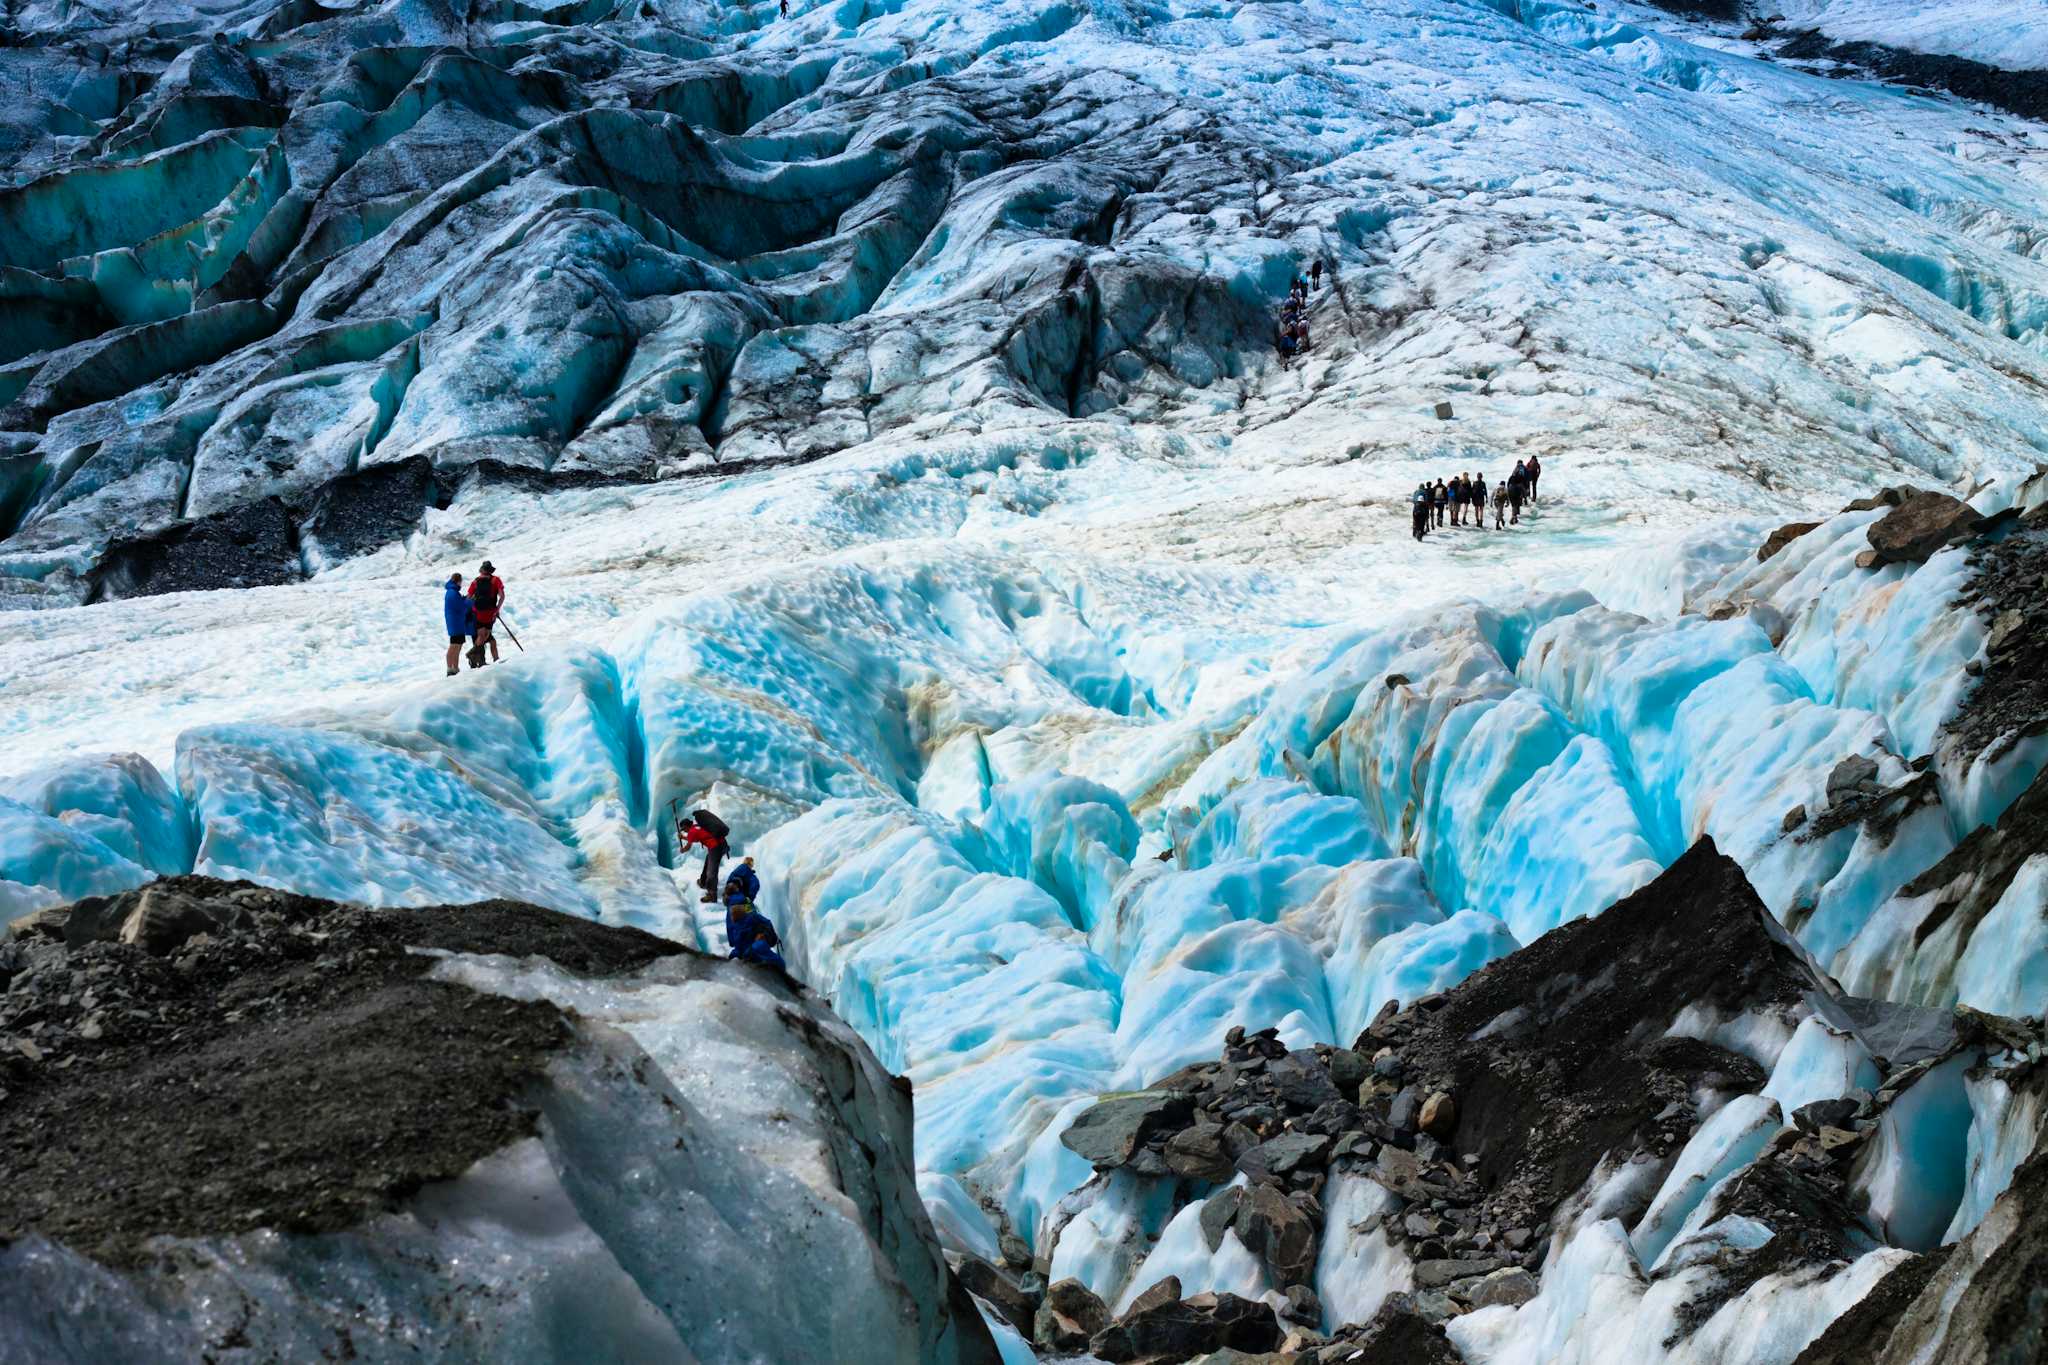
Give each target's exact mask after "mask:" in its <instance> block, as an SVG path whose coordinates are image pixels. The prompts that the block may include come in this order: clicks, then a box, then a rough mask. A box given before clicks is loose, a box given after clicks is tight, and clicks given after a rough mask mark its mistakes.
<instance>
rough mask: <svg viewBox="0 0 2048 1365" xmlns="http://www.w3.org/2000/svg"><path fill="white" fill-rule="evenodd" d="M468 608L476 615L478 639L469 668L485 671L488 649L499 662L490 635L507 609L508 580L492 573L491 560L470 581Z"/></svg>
mask: <svg viewBox="0 0 2048 1365" xmlns="http://www.w3.org/2000/svg"><path fill="white" fill-rule="evenodd" d="M469 605H470V607H471V608H472V609H473V610H474V611H475V613H476V638H475V642H474V643H472V644H471V645H470V647H469V666H470V667H471V668H482V667H483V666H484V650H485V649H486V648H487V647H488V648H489V650H490V651H491V662H492V663H496V662H498V638H497V636H495V635H493V634H491V627H492V626H494V625H496V624H497V621H498V613H499V612H501V611H503V610H504V609H505V580H504V579H502V578H500V577H498V575H497V574H496V573H495V572H493V570H492V568H491V561H490V560H488V559H486V560H485V561H484V566H483V568H481V569H479V570H478V571H477V575H476V577H475V578H472V579H470V580H469Z"/></svg>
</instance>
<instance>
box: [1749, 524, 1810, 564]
mask: <svg viewBox="0 0 2048 1365" xmlns="http://www.w3.org/2000/svg"><path fill="white" fill-rule="evenodd" d="M1819 525H1820V523H1819V522H1817V521H1788V522H1786V523H1785V524H1784V525H1783V526H1780V527H1779V528H1778V529H1777V530H1775V531H1773V532H1771V533H1770V535H1768V536H1766V537H1764V543H1763V544H1762V545H1759V546H1758V547H1757V551H1756V557H1757V562H1758V563H1762V562H1763V561H1764V560H1767V559H1770V558H1771V557H1773V556H1774V555H1776V554H1777V553H1778V551H1780V550H1782V549H1784V548H1785V547H1786V546H1787V545H1790V544H1791V543H1792V542H1793V541H1795V540H1797V539H1799V537H1801V536H1803V535H1805V534H1806V533H1807V532H1808V531H1811V530H1813V529H1815V528H1816V527H1818V526H1819Z"/></svg>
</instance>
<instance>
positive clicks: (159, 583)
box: [86, 498, 304, 602]
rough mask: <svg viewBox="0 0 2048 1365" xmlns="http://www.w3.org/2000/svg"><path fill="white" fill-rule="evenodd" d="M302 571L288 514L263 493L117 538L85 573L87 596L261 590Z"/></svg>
mask: <svg viewBox="0 0 2048 1365" xmlns="http://www.w3.org/2000/svg"><path fill="white" fill-rule="evenodd" d="M303 576H304V573H303V566H302V565H301V562H300V559H299V536H298V528H297V527H296V526H295V525H293V523H292V518H291V513H290V512H289V511H287V510H286V508H285V505H284V504H283V503H282V502H280V501H278V500H277V499H276V498H266V499H264V500H263V501H261V502H251V503H244V504H243V505H241V506H239V507H232V508H229V509H228V510H226V511H223V512H215V513H213V514H211V515H209V516H204V517H199V518H197V519H196V520H193V521H180V522H176V523H173V524H172V525H170V526H168V527H165V528H164V529H163V530H161V531H156V532H153V533H150V534H148V535H142V536H134V537H130V538H128V539H125V540H117V541H115V542H114V543H113V544H112V545H110V546H108V547H107V550H106V553H104V554H102V555H101V556H100V559H99V563H98V564H96V565H95V566H94V567H93V570H92V572H91V573H90V574H89V575H87V580H86V581H87V600H88V601H92V602H101V601H105V600H107V599H108V598H113V597H155V596H158V595H160V594H162V593H169V592H205V591H209V590H211V589H216V588H261V587H268V586H271V585H273V584H278V583H290V582H294V581H296V580H297V579H299V578H301V577H303Z"/></svg>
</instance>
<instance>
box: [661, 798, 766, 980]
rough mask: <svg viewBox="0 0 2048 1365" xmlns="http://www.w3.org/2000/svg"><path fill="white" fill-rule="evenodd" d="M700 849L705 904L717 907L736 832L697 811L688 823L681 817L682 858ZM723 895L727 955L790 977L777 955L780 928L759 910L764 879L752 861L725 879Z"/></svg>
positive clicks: (742, 863) (679, 840)
mask: <svg viewBox="0 0 2048 1365" xmlns="http://www.w3.org/2000/svg"><path fill="white" fill-rule="evenodd" d="M699 847H701V848H702V849H703V850H704V870H703V871H702V872H701V873H699V874H698V876H697V886H698V887H699V889H701V890H702V891H703V892H704V895H703V897H702V903H703V904H705V905H714V904H716V903H717V902H718V900H719V899H720V896H721V892H720V890H719V883H718V870H719V868H720V867H721V866H722V865H723V864H724V862H725V855H726V854H727V853H728V852H730V851H731V849H732V829H731V827H730V826H728V825H727V824H726V823H725V821H723V820H721V819H719V818H718V817H717V816H716V815H713V814H712V813H711V812H710V811H708V810H693V811H691V812H690V818H689V820H688V821H687V822H686V821H685V820H684V819H683V817H681V816H677V817H676V856H677V857H678V858H680V857H682V856H683V854H685V853H686V852H688V851H689V850H690V849H692V848H699ZM722 894H723V898H724V900H725V944H726V954H725V955H726V956H727V957H730V958H737V959H738V960H739V961H741V962H752V963H756V964H758V965H760V966H763V967H776V968H780V969H781V970H784V971H787V970H788V969H789V968H788V964H786V963H785V962H783V960H782V954H780V953H778V952H776V951H775V949H776V948H777V947H778V946H779V945H780V944H781V942H782V940H781V939H779V938H777V937H776V936H775V926H774V925H773V924H770V923H769V922H768V917H767V916H766V915H764V914H762V913H761V912H760V911H759V910H757V909H756V908H755V907H754V901H755V899H756V898H757V897H759V896H760V894H761V877H760V874H759V873H757V872H755V871H754V860H753V858H752V857H747V858H742V859H741V860H740V865H739V866H738V867H736V868H734V869H733V870H732V875H731V876H730V877H727V878H726V879H725V888H724V891H723V893H722Z"/></svg>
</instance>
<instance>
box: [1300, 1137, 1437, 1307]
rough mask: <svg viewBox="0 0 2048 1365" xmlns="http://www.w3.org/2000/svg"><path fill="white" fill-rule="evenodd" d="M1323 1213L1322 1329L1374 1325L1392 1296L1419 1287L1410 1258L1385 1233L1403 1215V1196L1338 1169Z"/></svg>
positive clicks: (1318, 1274) (1318, 1278) (1318, 1279)
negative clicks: (1374, 1318)
mask: <svg viewBox="0 0 2048 1365" xmlns="http://www.w3.org/2000/svg"><path fill="white" fill-rule="evenodd" d="M1323 1211H1324V1217H1323V1241H1322V1246H1321V1248H1320V1249H1319V1250H1318V1252H1317V1253H1316V1270H1315V1291H1316V1297H1317V1298H1319V1299H1321V1300H1322V1301H1323V1326H1324V1328H1325V1329H1326V1330H1334V1329H1335V1328H1337V1327H1339V1326H1341V1325H1343V1324H1344V1323H1347V1322H1369V1321H1371V1319H1372V1315H1373V1314H1374V1313H1375V1312H1377V1311H1378V1310H1379V1306H1380V1304H1381V1302H1382V1301H1384V1300H1385V1299H1386V1297H1387V1295H1389V1294H1394V1293H1399V1292H1402V1291H1404V1290H1407V1289H1410V1288H1412V1287H1413V1286H1414V1283H1415V1271H1414V1267H1413V1265H1412V1264H1411V1263H1410V1262H1409V1260H1408V1257H1407V1255H1406V1254H1405V1253H1404V1252H1403V1251H1402V1250H1401V1249H1400V1248H1399V1247H1397V1246H1395V1245H1394V1243H1393V1242H1392V1241H1391V1240H1389V1238H1388V1237H1387V1235H1386V1233H1384V1232H1382V1231H1380V1224H1381V1223H1382V1222H1383V1221H1385V1220H1386V1219H1389V1218H1393V1217H1396V1216H1398V1215H1399V1213H1400V1211H1401V1200H1400V1197H1399V1196H1397V1195H1395V1194H1393V1193H1392V1192H1391V1191H1389V1190H1388V1189H1387V1188H1386V1187H1385V1186H1383V1185H1381V1184H1380V1183H1379V1182H1377V1181H1374V1180H1368V1179H1366V1178H1365V1177H1364V1176H1362V1175H1359V1174H1356V1173H1355V1172H1351V1171H1338V1172H1336V1173H1335V1174H1334V1175H1332V1176H1331V1177H1330V1183H1329V1184H1328V1186H1326V1187H1325V1189H1324V1191H1323Z"/></svg>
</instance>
